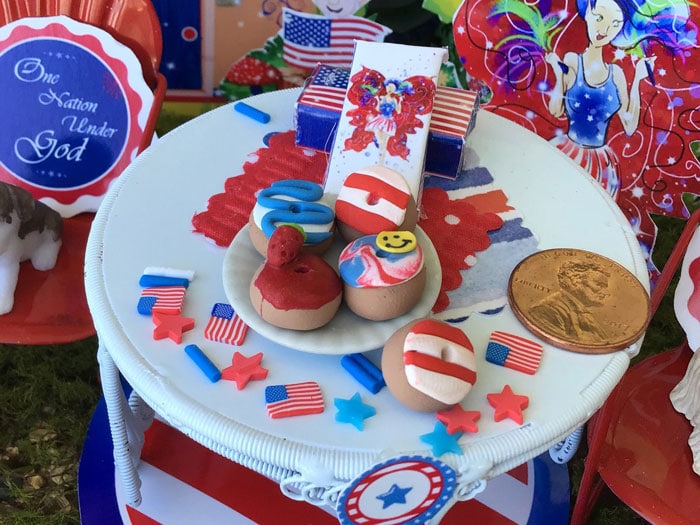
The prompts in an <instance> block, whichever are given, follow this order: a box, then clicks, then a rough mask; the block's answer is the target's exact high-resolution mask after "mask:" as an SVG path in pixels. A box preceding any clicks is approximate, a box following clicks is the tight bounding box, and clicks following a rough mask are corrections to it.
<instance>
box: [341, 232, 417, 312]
mask: <svg viewBox="0 0 700 525" xmlns="http://www.w3.org/2000/svg"><path fill="white" fill-rule="evenodd" d="M338 271H339V273H340V277H341V279H342V280H343V296H344V298H345V303H346V304H347V305H348V307H349V308H350V310H352V311H353V312H355V313H356V314H357V315H359V316H360V317H364V318H365V319H369V320H371V321H385V320H387V319H393V318H395V317H399V316H400V315H403V314H405V313H406V312H408V311H410V310H411V309H412V308H413V307H414V306H415V305H416V304H418V302H419V301H420V299H421V297H422V296H423V291H424V289H425V283H426V271H425V265H424V261H423V249H422V248H421V246H420V245H419V244H418V241H417V240H416V236H415V235H414V234H413V232H409V231H391V232H380V233H379V234H378V235H365V236H364V237H360V238H359V239H356V240H354V241H352V242H351V243H350V244H348V245H347V246H346V247H345V248H344V249H343V251H342V252H341V253H340V256H339V258H338Z"/></svg>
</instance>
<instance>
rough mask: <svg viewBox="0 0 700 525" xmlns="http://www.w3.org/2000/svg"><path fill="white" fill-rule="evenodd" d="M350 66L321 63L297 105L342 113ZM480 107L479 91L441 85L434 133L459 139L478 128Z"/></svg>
mask: <svg viewBox="0 0 700 525" xmlns="http://www.w3.org/2000/svg"><path fill="white" fill-rule="evenodd" d="M349 79H350V69H349V68H344V67H330V66H326V65H324V64H319V65H318V66H317V67H316V69H315V70H314V72H313V73H312V75H311V77H309V83H308V85H307V86H306V87H304V89H303V91H302V92H301V96H300V97H299V100H298V101H297V104H301V105H304V106H312V107H317V108H321V109H328V110H330V111H335V112H338V113H340V112H341V111H342V110H343V102H344V101H345V94H346V92H347V90H348V82H349ZM478 109H479V93H478V92H476V91H473V90H469V89H460V88H453V87H448V86H438V87H437V90H436V91H435V100H434V103H433V113H432V116H431V119H430V127H429V130H430V133H431V134H438V135H447V136H453V137H458V138H464V137H466V136H467V134H468V133H469V131H470V130H471V128H473V127H474V123H475V122H476V119H474V118H473V117H474V113H475V112H476V111H477V110H478Z"/></svg>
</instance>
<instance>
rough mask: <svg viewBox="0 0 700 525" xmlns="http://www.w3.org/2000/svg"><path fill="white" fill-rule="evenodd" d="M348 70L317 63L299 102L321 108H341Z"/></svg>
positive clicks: (348, 75)
mask: <svg viewBox="0 0 700 525" xmlns="http://www.w3.org/2000/svg"><path fill="white" fill-rule="evenodd" d="M349 79H350V70H349V69H347V68H337V67H328V66H324V65H319V66H318V67H317V68H316V70H314V74H313V75H312V77H311V78H310V79H309V83H308V85H307V86H306V87H305V88H304V90H303V91H302V93H301V97H299V103H300V104H305V105H307V106H313V107H317V108H321V109H330V110H336V111H340V110H342V109H343V102H344V101H345V92H346V91H347V87H348V81H349Z"/></svg>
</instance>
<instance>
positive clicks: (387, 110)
mask: <svg viewBox="0 0 700 525" xmlns="http://www.w3.org/2000/svg"><path fill="white" fill-rule="evenodd" d="M384 88H385V91H384V93H383V94H381V95H377V97H376V99H377V103H376V106H375V110H376V111H377V112H378V114H377V115H375V116H373V117H372V118H370V119H369V121H368V122H367V125H366V126H365V129H366V130H367V131H373V132H374V134H375V136H376V138H377V142H378V145H379V149H380V151H381V152H382V156H383V155H384V153H385V152H386V143H387V140H389V137H393V136H394V135H396V121H395V120H394V117H395V115H398V114H400V113H401V90H402V89H403V88H402V86H401V82H400V81H399V80H395V79H389V80H387V81H386V82H384Z"/></svg>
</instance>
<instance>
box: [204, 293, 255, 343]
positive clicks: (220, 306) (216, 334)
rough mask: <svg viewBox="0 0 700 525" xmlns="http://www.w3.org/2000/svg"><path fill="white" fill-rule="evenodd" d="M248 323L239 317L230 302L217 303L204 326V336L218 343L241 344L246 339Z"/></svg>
mask: <svg viewBox="0 0 700 525" xmlns="http://www.w3.org/2000/svg"><path fill="white" fill-rule="evenodd" d="M247 333H248V325H247V324H245V323H244V322H243V320H242V319H241V318H240V317H238V314H237V313H236V312H234V311H233V308H232V307H231V305H230V304H226V303H216V304H214V307H213V308H212V309H211V316H210V317H209V321H208V322H207V326H206V327H205V328H204V337H205V339H209V340H210V341H216V342H218V343H228V344H230V345H237V346H240V345H242V344H243V341H245V336H246V334H247Z"/></svg>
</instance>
